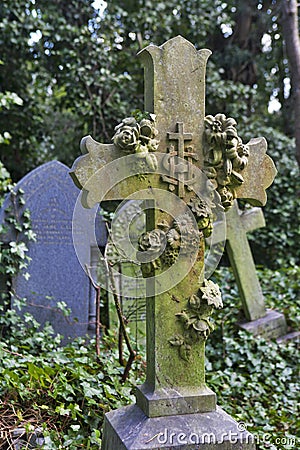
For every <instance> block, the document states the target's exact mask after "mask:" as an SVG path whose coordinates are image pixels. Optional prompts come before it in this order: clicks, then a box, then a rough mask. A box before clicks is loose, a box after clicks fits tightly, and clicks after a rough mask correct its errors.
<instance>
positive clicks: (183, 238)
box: [71, 36, 275, 417]
mask: <svg viewBox="0 0 300 450" xmlns="http://www.w3.org/2000/svg"><path fill="white" fill-rule="evenodd" d="M210 53H211V52H210V51H209V50H205V49H204V50H199V51H197V50H196V49H195V47H194V46H193V45H192V44H191V43H190V42H188V41H187V40H185V39H184V38H182V37H181V36H177V37H175V38H173V39H171V40H169V41H167V42H166V43H165V44H163V45H162V46H161V47H157V46H155V45H150V46H149V47H147V48H145V49H144V50H142V51H141V52H140V58H141V60H142V63H143V65H144V68H145V110H146V111H148V112H149V113H150V114H149V115H146V116H145V117H144V118H143V119H141V120H140V121H138V120H136V119H134V118H132V117H129V118H126V119H124V120H123V121H122V122H121V123H120V124H119V125H118V126H117V127H116V129H115V134H114V136H112V143H110V144H102V143H99V142H96V141H95V140H94V139H93V138H92V137H90V136H88V137H85V138H84V139H83V140H82V144H81V148H82V151H83V153H85V154H84V156H81V157H80V158H78V159H77V160H76V161H75V163H74V165H73V168H72V172H71V176H72V178H73V180H74V182H75V183H76V185H77V186H78V187H79V188H80V189H82V190H83V193H84V195H83V203H84V205H85V206H86V207H92V206H93V205H94V204H95V203H98V202H102V201H103V200H116V199H117V200H120V199H125V198H135V199H144V200H145V201H146V203H145V204H146V209H147V208H148V209H147V231H146V233H144V234H143V235H142V236H141V237H140V241H139V249H138V255H137V258H138V259H139V261H140V262H141V264H142V270H143V274H144V276H145V277H147V293H146V294H147V379H146V382H145V383H144V384H143V385H142V386H141V387H140V388H138V389H137V394H136V397H137V404H138V406H140V408H141V409H142V410H143V411H144V413H145V414H146V415H147V416H148V417H157V416H168V415H175V414H187V413H198V412H203V411H213V410H214V409H215V407H216V400H215V395H214V393H213V392H212V391H211V390H210V389H208V388H207V387H206V385H205V370H204V360H205V355H204V348H205V340H206V339H207V337H208V335H209V334H210V332H211V331H212V328H213V327H212V324H211V322H210V319H209V317H210V315H211V313H212V311H213V310H214V309H218V308H220V307H221V306H222V300H221V295H220V291H219V289H218V287H217V286H216V285H215V284H214V283H212V282H211V281H209V280H205V279H204V277H203V265H204V238H205V237H207V236H208V235H209V234H210V233H211V230H212V221H213V216H214V212H215V211H216V210H217V209H218V210H222V209H223V208H224V209H228V208H230V207H231V205H232V204H233V200H234V199H235V198H246V199H248V200H249V201H251V202H252V203H254V204H256V205H263V204H264V203H265V201H266V194H265V189H266V188H267V187H268V186H269V185H270V184H271V183H272V181H273V178H274V176H275V168H274V165H273V162H272V161H271V159H270V158H269V157H268V156H267V155H266V142H265V140H264V139H263V138H259V139H253V140H251V141H250V142H249V143H248V144H246V145H245V144H244V143H243V142H242V140H241V138H240V137H239V136H238V133H237V128H236V125H237V124H236V121H235V120H234V119H232V118H227V117H225V115H224V114H216V115H215V116H211V115H210V116H205V68H206V62H207V59H208V57H209V55H210Z"/></svg>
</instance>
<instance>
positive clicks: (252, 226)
mask: <svg viewBox="0 0 300 450" xmlns="http://www.w3.org/2000/svg"><path fill="white" fill-rule="evenodd" d="M219 225H220V224H218V223H216V224H215V236H214V240H215V242H218V241H221V240H222V239H223V229H222V227H220V232H218V227H219ZM263 226H265V219H264V216H263V212H262V209H261V208H251V209H249V210H245V211H241V210H239V207H238V204H237V201H235V202H234V205H233V206H232V208H230V209H229V210H228V211H227V213H226V251H227V254H228V257H229V261H230V264H231V267H232V268H233V272H234V276H235V279H236V282H237V285H238V289H239V294H240V297H241V300H242V305H243V311H244V314H245V318H246V319H247V321H246V322H243V323H240V324H239V325H240V327H241V328H243V329H245V330H247V331H249V332H251V333H252V334H254V335H261V336H264V337H266V338H268V339H276V338H278V337H281V336H284V335H285V334H286V332H287V326H286V320H285V317H284V314H282V313H280V312H278V311H272V310H267V309H266V306H265V300H264V296H263V292H262V289H261V286H260V283H259V280H258V276H257V273H256V268H255V263H254V260H253V257H252V253H251V248H250V245H249V243H248V239H247V232H249V231H253V230H256V229H257V228H260V227H263ZM218 234H220V235H218Z"/></svg>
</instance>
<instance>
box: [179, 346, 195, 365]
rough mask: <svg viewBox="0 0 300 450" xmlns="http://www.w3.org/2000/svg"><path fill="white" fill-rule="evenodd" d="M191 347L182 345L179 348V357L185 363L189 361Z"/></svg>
mask: <svg viewBox="0 0 300 450" xmlns="http://www.w3.org/2000/svg"><path fill="white" fill-rule="evenodd" d="M191 350H192V347H191V346H190V345H188V344H183V345H181V347H179V355H180V357H181V358H182V359H184V360H185V361H190V358H191Z"/></svg>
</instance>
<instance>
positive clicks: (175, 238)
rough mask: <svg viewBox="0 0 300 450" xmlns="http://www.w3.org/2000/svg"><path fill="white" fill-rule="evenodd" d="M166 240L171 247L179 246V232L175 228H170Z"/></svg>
mask: <svg viewBox="0 0 300 450" xmlns="http://www.w3.org/2000/svg"><path fill="white" fill-rule="evenodd" d="M167 241H168V243H169V244H170V246H171V247H172V248H179V247H180V234H179V233H178V231H177V230H175V228H171V229H170V230H169V231H168V233H167Z"/></svg>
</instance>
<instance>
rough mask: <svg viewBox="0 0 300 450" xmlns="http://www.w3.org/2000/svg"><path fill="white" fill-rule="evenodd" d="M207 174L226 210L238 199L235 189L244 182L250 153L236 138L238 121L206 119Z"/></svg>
mask: <svg viewBox="0 0 300 450" xmlns="http://www.w3.org/2000/svg"><path fill="white" fill-rule="evenodd" d="M204 124H205V131H204V164H205V166H204V172H205V174H206V175H207V177H208V178H209V179H210V181H211V182H212V183H213V185H214V187H215V189H217V191H218V192H219V194H220V196H221V201H222V205H223V207H224V208H225V209H226V210H227V209H229V208H230V207H231V206H232V204H233V200H234V199H235V188H236V187H237V186H239V185H241V184H242V183H243V182H244V179H243V177H242V175H241V173H240V172H242V171H243V169H244V168H245V167H246V165H247V162H248V156H249V149H248V147H247V145H244V144H243V142H242V140H241V138H240V137H239V136H238V134H237V129H236V125H237V123H236V121H235V120H234V119H232V118H231V117H228V118H227V117H226V116H225V115H224V114H217V115H216V116H211V115H209V116H206V117H205V119H204Z"/></svg>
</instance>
